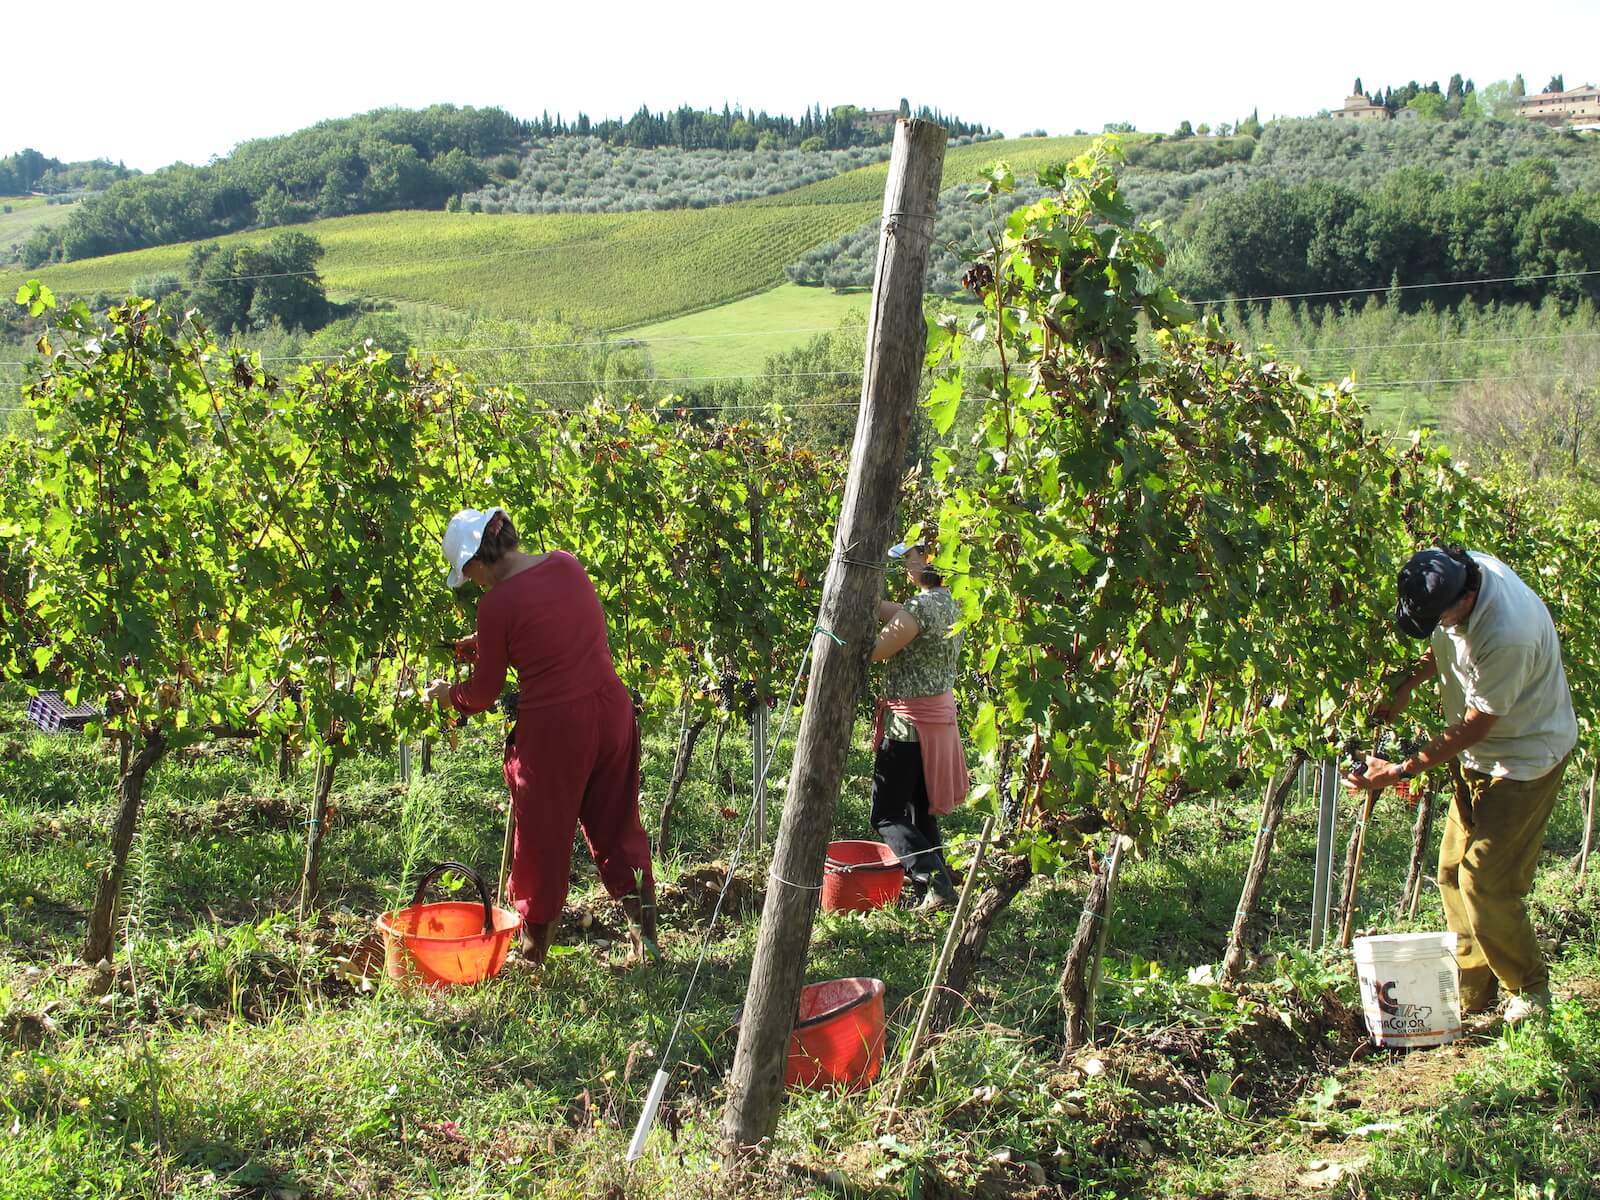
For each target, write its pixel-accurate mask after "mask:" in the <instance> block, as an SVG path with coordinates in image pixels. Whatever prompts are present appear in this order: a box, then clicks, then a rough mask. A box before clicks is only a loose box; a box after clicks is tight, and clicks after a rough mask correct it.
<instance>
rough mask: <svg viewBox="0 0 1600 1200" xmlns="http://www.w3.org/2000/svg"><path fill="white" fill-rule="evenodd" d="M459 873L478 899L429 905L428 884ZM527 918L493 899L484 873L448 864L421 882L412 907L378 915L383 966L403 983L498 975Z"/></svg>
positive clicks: (443, 983)
mask: <svg viewBox="0 0 1600 1200" xmlns="http://www.w3.org/2000/svg"><path fill="white" fill-rule="evenodd" d="M446 871H453V872H455V873H456V874H457V875H460V876H461V877H462V878H463V879H465V880H467V882H469V883H471V884H473V885H474V886H476V887H477V889H478V902H477V903H473V902H471V901H465V900H447V901H444V902H442V903H438V904H424V903H423V902H422V900H423V896H424V895H425V894H426V893H427V890H428V885H429V884H430V883H432V882H433V881H434V880H435V879H437V878H438V877H439V876H440V875H442V874H444V873H445V872H446ZM521 924H522V917H521V916H520V915H518V914H517V913H515V912H512V911H511V910H510V909H508V908H497V907H495V906H494V905H493V904H491V903H490V901H489V890H488V888H486V887H485V886H484V883H483V876H482V875H479V874H478V873H477V872H476V871H474V870H473V869H472V868H471V867H469V866H466V865H464V864H462V863H458V862H443V863H440V864H439V865H438V866H436V867H434V868H432V869H431V870H429V871H428V872H426V873H425V874H424V875H423V876H422V879H421V880H420V881H418V883H417V890H416V894H415V895H414V896H413V897H412V899H411V905H410V907H408V908H402V909H399V910H397V911H395V912H386V913H384V914H383V916H381V917H379V918H378V931H379V932H380V933H382V934H383V969H384V973H385V974H387V975H388V976H389V978H390V979H394V980H398V981H400V982H402V983H408V984H421V985H422V986H424V987H432V988H441V987H450V986H453V985H456V984H462V983H480V982H482V981H483V980H485V979H492V978H494V977H495V976H496V975H498V974H499V973H500V968H501V967H503V966H505V962H506V952H507V951H509V950H510V949H511V935H512V934H514V933H516V931H517V929H518V927H519V926H521Z"/></svg>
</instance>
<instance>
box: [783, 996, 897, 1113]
mask: <svg viewBox="0 0 1600 1200" xmlns="http://www.w3.org/2000/svg"><path fill="white" fill-rule="evenodd" d="M883 994H884V986H883V980H881V979H830V980H828V981H827V982H826V983H812V984H807V985H806V987H805V988H804V989H802V990H801V992H800V1016H799V1019H798V1020H796V1021H795V1025H794V1033H793V1034H792V1035H790V1038H789V1058H788V1061H787V1062H785V1063H784V1068H783V1082H784V1084H785V1085H786V1086H788V1087H803V1088H828V1087H839V1088H843V1089H844V1090H846V1091H855V1090H857V1089H859V1088H864V1087H866V1086H867V1084H869V1083H871V1082H872V1081H873V1080H874V1079H876V1078H877V1077H878V1070H879V1068H880V1067H882V1066H883V1021H884V1017H883Z"/></svg>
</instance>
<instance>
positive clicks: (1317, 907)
mask: <svg viewBox="0 0 1600 1200" xmlns="http://www.w3.org/2000/svg"><path fill="white" fill-rule="evenodd" d="M1338 786H1339V780H1338V764H1337V763H1336V762H1335V761H1334V760H1333V759H1331V758H1329V759H1324V760H1323V763H1322V767H1321V769H1320V770H1319V771H1318V772H1317V796H1318V801H1317V865H1316V871H1315V873H1314V875H1313V877H1312V883H1311V950H1312V952H1313V953H1315V952H1316V951H1317V950H1318V949H1319V948H1320V947H1321V946H1322V939H1323V937H1324V936H1325V935H1326V933H1327V929H1328V908H1329V903H1328V902H1329V900H1331V899H1332V893H1333V833H1334V825H1335V824H1336V823H1337V821H1338V816H1339V805H1338V799H1337V797H1338Z"/></svg>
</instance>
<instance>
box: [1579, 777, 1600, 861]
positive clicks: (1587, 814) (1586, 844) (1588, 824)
mask: <svg viewBox="0 0 1600 1200" xmlns="http://www.w3.org/2000/svg"><path fill="white" fill-rule="evenodd" d="M1597 775H1600V762H1597V763H1595V765H1594V766H1592V767H1590V768H1589V797H1588V800H1587V801H1586V802H1585V803H1584V806H1583V848H1582V849H1581V850H1579V851H1578V886H1579V887H1582V886H1583V874H1584V872H1585V871H1587V870H1588V869H1589V851H1590V849H1591V848H1592V847H1593V845H1594V792H1595V781H1596V776H1597Z"/></svg>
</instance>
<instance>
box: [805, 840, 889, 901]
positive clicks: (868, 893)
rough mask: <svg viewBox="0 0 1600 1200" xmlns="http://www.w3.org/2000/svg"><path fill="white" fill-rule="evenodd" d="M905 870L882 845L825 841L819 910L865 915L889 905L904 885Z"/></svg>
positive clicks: (876, 843) (879, 843) (877, 843)
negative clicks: (825, 848) (820, 908)
mask: <svg viewBox="0 0 1600 1200" xmlns="http://www.w3.org/2000/svg"><path fill="white" fill-rule="evenodd" d="M905 882H906V869H905V867H903V866H901V865H900V860H899V858H897V857H896V856H895V852H894V851H893V850H891V849H889V847H888V846H885V845H884V844H883V843H882V842H829V843H828V857H827V859H826V860H825V861H824V862H823V864H822V907H823V908H825V909H828V910H829V911H841V910H842V911H845V912H865V911H867V910H868V909H871V908H882V907H883V906H884V905H886V904H893V903H894V902H895V901H896V900H897V899H898V898H899V896H900V889H901V888H903V887H904V886H905Z"/></svg>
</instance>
